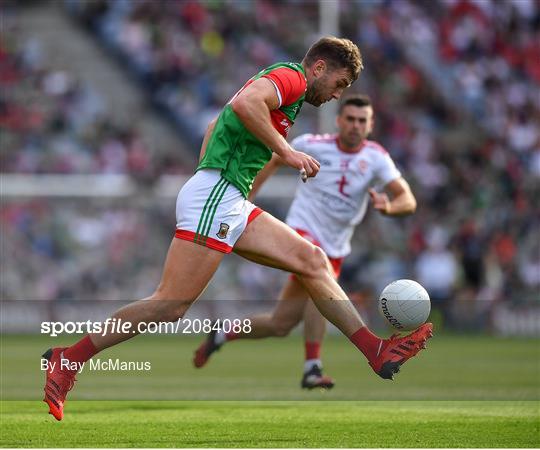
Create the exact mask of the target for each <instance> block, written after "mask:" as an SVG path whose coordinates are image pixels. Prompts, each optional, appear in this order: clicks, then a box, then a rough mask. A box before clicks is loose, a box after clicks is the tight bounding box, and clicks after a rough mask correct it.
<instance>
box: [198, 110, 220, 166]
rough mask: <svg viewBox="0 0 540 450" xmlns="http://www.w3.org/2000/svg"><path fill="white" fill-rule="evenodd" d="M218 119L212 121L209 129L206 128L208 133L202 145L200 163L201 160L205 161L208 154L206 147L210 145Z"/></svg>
mask: <svg viewBox="0 0 540 450" xmlns="http://www.w3.org/2000/svg"><path fill="white" fill-rule="evenodd" d="M216 122H217V118H215V119H214V120H212V122H210V123H209V124H208V127H207V128H206V133H204V139H203V141H202V145H201V152H200V153H199V162H201V159H203V156H204V154H205V153H206V146H207V145H208V141H209V140H210V137H211V136H212V133H213V132H214V127H215V126H216Z"/></svg>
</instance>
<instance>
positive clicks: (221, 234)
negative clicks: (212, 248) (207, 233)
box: [216, 223, 230, 239]
mask: <svg viewBox="0 0 540 450" xmlns="http://www.w3.org/2000/svg"><path fill="white" fill-rule="evenodd" d="M229 228H230V227H229V225H227V224H226V223H220V224H219V231H218V232H217V234H216V236H217V237H218V238H220V239H225V238H226V237H227V233H228V232H229Z"/></svg>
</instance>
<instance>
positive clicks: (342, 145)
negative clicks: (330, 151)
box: [336, 136, 366, 153]
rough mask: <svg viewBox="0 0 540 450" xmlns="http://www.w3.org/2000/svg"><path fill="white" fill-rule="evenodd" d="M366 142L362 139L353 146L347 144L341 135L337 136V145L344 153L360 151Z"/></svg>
mask: <svg viewBox="0 0 540 450" xmlns="http://www.w3.org/2000/svg"><path fill="white" fill-rule="evenodd" d="M365 142H366V140H365V139H362V141H361V142H360V143H359V144H358V145H356V146H354V147H351V146H348V145H346V144H345V143H344V142H343V141H342V140H341V139H340V138H339V136H336V145H337V147H338V149H339V150H340V151H342V152H343V153H358V152H359V151H360V150H362V147H363V146H364V143H365Z"/></svg>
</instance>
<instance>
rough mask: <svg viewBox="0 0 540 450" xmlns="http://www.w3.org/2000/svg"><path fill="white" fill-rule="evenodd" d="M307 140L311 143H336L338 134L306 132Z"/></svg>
mask: <svg viewBox="0 0 540 450" xmlns="http://www.w3.org/2000/svg"><path fill="white" fill-rule="evenodd" d="M304 136H307V137H306V140H307V142H308V143H310V144H321V145H324V144H332V145H335V144H336V135H335V134H329V133H325V134H305V135H304Z"/></svg>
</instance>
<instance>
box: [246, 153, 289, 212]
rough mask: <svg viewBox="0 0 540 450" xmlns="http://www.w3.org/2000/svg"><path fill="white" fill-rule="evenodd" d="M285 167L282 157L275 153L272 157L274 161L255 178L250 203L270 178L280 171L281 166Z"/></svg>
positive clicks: (249, 197)
mask: <svg viewBox="0 0 540 450" xmlns="http://www.w3.org/2000/svg"><path fill="white" fill-rule="evenodd" d="M283 165H284V163H283V160H282V159H281V157H280V156H279V155H278V154H277V153H274V154H273V155H272V159H271V160H270V161H269V162H268V164H266V166H264V167H263V168H262V170H261V171H260V172H259V173H258V174H257V176H256V177H255V180H254V181H253V187H252V188H251V192H250V193H249V196H248V200H249V201H251V202H252V201H253V199H254V198H255V196H256V195H257V193H258V192H259V190H260V189H261V187H262V185H263V184H264V183H265V181H266V180H267V179H268V178H270V177H271V176H272V175H273V174H274V173H275V171H276V170H277V169H279V167H280V166H283Z"/></svg>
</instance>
